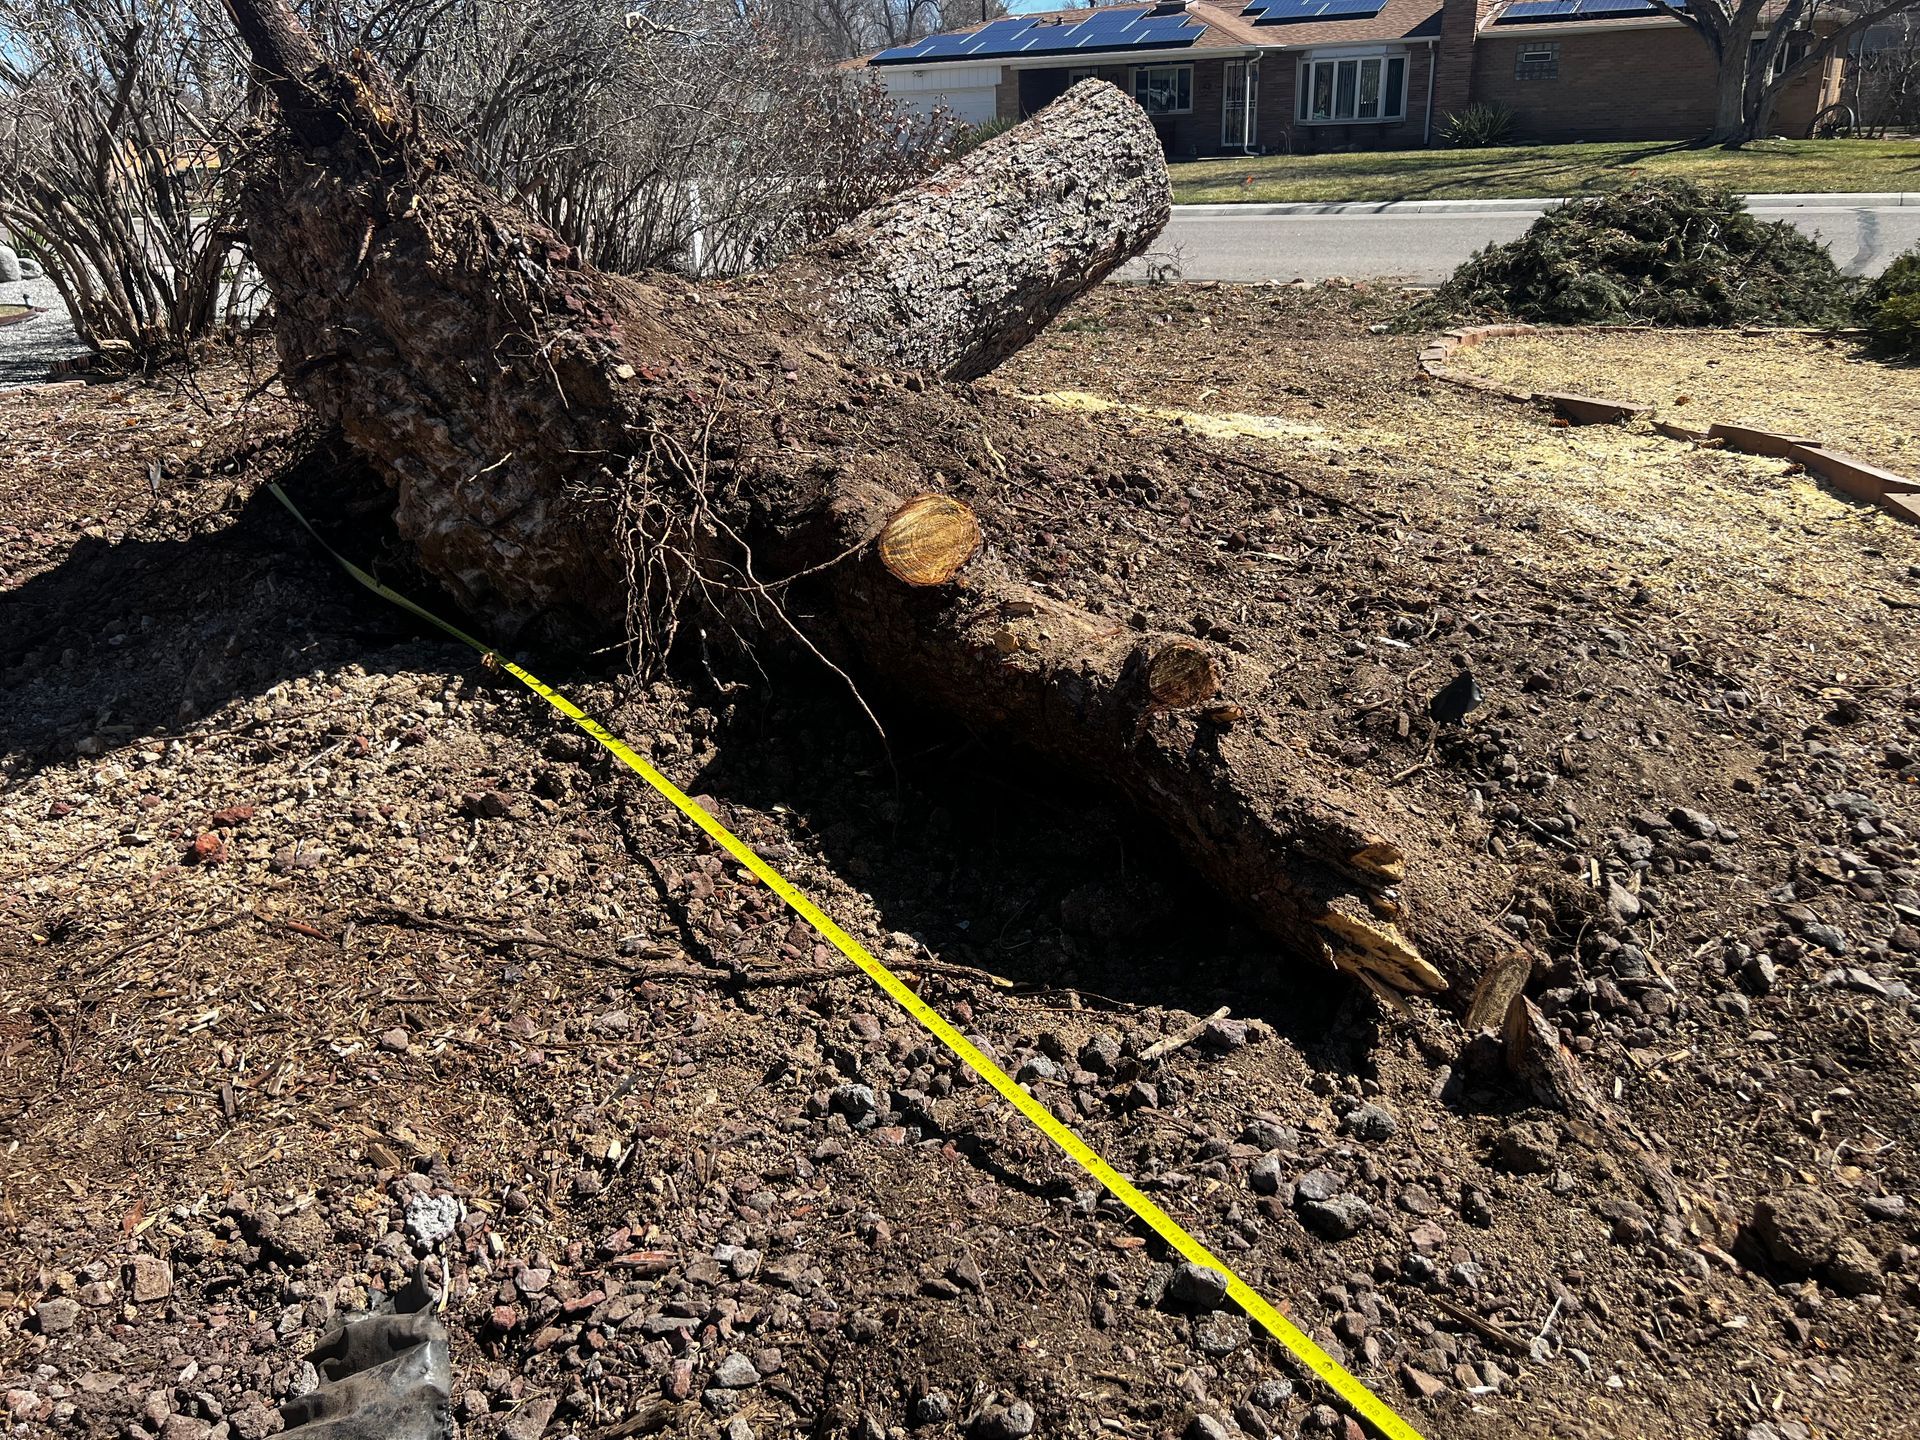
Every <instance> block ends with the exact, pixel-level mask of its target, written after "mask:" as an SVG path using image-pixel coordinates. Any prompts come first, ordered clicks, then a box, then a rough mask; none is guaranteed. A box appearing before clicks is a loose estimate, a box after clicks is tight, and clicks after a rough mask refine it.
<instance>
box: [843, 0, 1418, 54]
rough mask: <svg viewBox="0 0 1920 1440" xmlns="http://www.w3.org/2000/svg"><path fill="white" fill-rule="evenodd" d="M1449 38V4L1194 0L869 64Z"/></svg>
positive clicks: (912, 48) (1024, 20)
mask: <svg viewBox="0 0 1920 1440" xmlns="http://www.w3.org/2000/svg"><path fill="white" fill-rule="evenodd" d="M1439 33H1440V0H1226V3H1220V0H1190V3H1188V4H1187V5H1185V6H1184V7H1183V6H1180V5H1179V4H1177V3H1167V0H1162V3H1158V4H1145V5H1112V6H1102V7H1101V8H1100V9H1097V10H1087V9H1078V10H1057V11H1051V12H1048V13H1046V14H1038V15H1008V16H1002V17H1001V18H999V19H997V20H989V21H987V22H985V23H984V24H979V25H969V26H966V27H964V28H963V29H959V30H949V31H945V32H942V33H941V34H938V35H929V36H927V37H926V38H925V39H923V40H919V41H915V42H914V43H912V44H909V45H898V46H895V47H894V48H892V49H890V50H882V51H881V52H880V53H879V54H877V55H872V56H869V57H868V58H867V60H866V63H867V64H869V65H880V66H888V65H908V66H912V67H914V68H916V69H918V68H924V67H926V66H930V65H956V64H966V63H968V62H979V61H991V60H999V61H1010V62H1014V63H1016V64H1033V63H1038V64H1065V65H1074V64H1084V63H1086V62H1087V61H1089V60H1091V59H1093V58H1094V57H1096V56H1098V57H1101V58H1108V57H1111V56H1114V55H1125V54H1126V53H1128V52H1129V51H1134V52H1142V53H1144V52H1152V53H1154V54H1156V55H1157V54H1163V53H1165V52H1166V51H1169V50H1178V51H1181V52H1183V53H1191V54H1196V55H1199V54H1208V53H1213V54H1218V53H1220V52H1222V51H1226V52H1229V53H1234V54H1244V53H1245V52H1246V51H1248V50H1252V49H1277V48H1284V47H1294V46H1302V45H1350V44H1366V43H1369V42H1378V41H1383V40H1401V39H1425V38H1430V37H1432V36H1437V35H1438V34H1439Z"/></svg>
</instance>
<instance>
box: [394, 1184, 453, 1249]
mask: <svg viewBox="0 0 1920 1440" xmlns="http://www.w3.org/2000/svg"><path fill="white" fill-rule="evenodd" d="M459 1224H460V1202H459V1201H458V1200H457V1199H455V1198H454V1197H453V1196H451V1195H416V1196H414V1197H413V1199H411V1200H409V1201H408V1202H407V1218H406V1226H407V1234H409V1235H411V1236H412V1237H413V1243H414V1244H416V1245H422V1246H429V1245H438V1244H439V1243H440V1242H441V1241H442V1240H445V1239H446V1238H447V1237H448V1236H450V1235H451V1234H453V1232H454V1230H455V1228H456V1227H457V1226H458V1225H459Z"/></svg>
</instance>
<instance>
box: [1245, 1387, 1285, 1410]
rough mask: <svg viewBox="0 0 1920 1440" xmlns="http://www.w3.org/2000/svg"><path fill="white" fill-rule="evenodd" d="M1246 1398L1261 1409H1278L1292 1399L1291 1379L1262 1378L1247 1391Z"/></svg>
mask: <svg viewBox="0 0 1920 1440" xmlns="http://www.w3.org/2000/svg"><path fill="white" fill-rule="evenodd" d="M1247 1399H1249V1400H1251V1401H1252V1402H1253V1403H1254V1404H1255V1405H1258V1406H1259V1407H1260V1408H1261V1409H1262V1410H1279V1409H1282V1408H1283V1407H1284V1406H1285V1405H1286V1403H1287V1402H1288V1401H1289V1400H1291V1399H1293V1382H1292V1381H1291V1380H1262V1381H1261V1382H1260V1383H1259V1384H1258V1385H1256V1386H1254V1387H1253V1389H1252V1390H1251V1391H1250V1392H1249V1393H1248V1395H1247Z"/></svg>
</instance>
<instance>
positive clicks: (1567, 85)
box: [1443, 24, 1714, 141]
mask: <svg viewBox="0 0 1920 1440" xmlns="http://www.w3.org/2000/svg"><path fill="white" fill-rule="evenodd" d="M1515 28H1516V29H1523V28H1524V27H1515ZM1543 44H1557V45H1558V46H1559V47H1560V50H1559V74H1558V75H1557V76H1556V77H1555V78H1553V79H1541V80H1520V79H1517V78H1515V66H1516V64H1517V62H1518V59H1519V55H1520V52H1521V51H1522V50H1531V49H1537V48H1539V47H1540V46H1541V45H1543ZM1473 98H1474V99H1475V100H1478V101H1483V102H1486V103H1489V104H1499V105H1505V106H1507V107H1509V108H1510V109H1511V110H1512V111H1513V116H1514V125H1513V138H1514V139H1515V140H1520V141H1548V140H1691V139H1693V138H1695V137H1696V136H1699V135H1703V134H1705V133H1706V132H1707V131H1708V130H1709V129H1711V128H1712V125H1713V110H1714V67H1713V57H1712V55H1711V53H1710V52H1709V51H1708V49H1707V44H1706V42H1705V41H1704V40H1702V39H1701V38H1700V37H1699V36H1698V35H1696V34H1694V33H1693V31H1691V30H1688V29H1685V28H1684V27H1682V26H1680V25H1677V24H1676V25H1673V26H1660V27H1657V28H1656V27H1648V28H1646V29H1635V30H1614V31H1610V32H1607V33H1604V34H1592V35H1566V34H1561V35H1538V36H1534V37H1532V38H1531V39H1529V37H1527V36H1526V35H1524V34H1520V35H1513V36H1508V35H1503V34H1501V33H1499V31H1498V30H1496V31H1495V32H1493V33H1492V34H1489V35H1483V36H1481V37H1480V44H1479V46H1478V47H1477V50H1476V54H1475V56H1474V75H1473ZM1443 113H1444V110H1443Z"/></svg>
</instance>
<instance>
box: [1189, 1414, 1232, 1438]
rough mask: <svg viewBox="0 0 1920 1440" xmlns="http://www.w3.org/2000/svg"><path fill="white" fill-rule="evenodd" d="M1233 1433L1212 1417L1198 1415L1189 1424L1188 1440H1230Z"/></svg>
mask: <svg viewBox="0 0 1920 1440" xmlns="http://www.w3.org/2000/svg"><path fill="white" fill-rule="evenodd" d="M1231 1433H1232V1432H1231V1431H1229V1430H1228V1429H1227V1427H1226V1426H1225V1425H1223V1424H1222V1423H1221V1422H1220V1421H1219V1420H1218V1419H1217V1418H1215V1417H1214V1416H1212V1415H1205V1414H1201V1415H1196V1416H1194V1417H1193V1419H1192V1420H1190V1421H1188V1422H1187V1433H1186V1440H1229V1436H1230V1435H1231Z"/></svg>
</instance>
